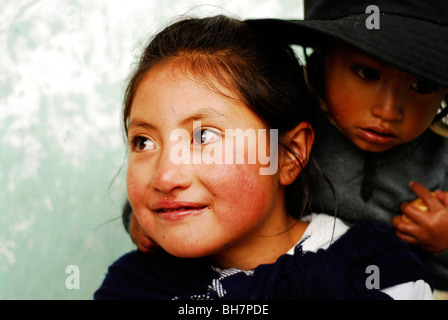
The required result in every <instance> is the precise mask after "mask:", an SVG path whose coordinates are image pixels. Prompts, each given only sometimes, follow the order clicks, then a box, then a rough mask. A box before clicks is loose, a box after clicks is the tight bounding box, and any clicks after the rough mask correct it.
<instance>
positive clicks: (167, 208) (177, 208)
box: [153, 202, 209, 221]
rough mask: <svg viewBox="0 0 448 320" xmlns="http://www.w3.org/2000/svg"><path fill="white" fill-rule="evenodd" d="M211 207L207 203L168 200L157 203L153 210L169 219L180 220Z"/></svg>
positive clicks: (161, 216)
mask: <svg viewBox="0 0 448 320" xmlns="http://www.w3.org/2000/svg"><path fill="white" fill-rule="evenodd" d="M208 208H209V206H207V205H203V204H197V203H186V202H166V203H159V204H157V205H156V206H155V207H154V209H153V212H155V214H156V215H157V216H158V217H160V218H162V219H164V220H168V221H178V220H181V219H185V218H187V217H190V216H195V215H198V214H201V213H203V212H204V211H206V210H207V209H208Z"/></svg>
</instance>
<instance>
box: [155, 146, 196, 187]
mask: <svg viewBox="0 0 448 320" xmlns="http://www.w3.org/2000/svg"><path fill="white" fill-rule="evenodd" d="M190 167H191V166H190V165H189V164H177V163H174V162H173V161H172V160H171V159H170V152H169V151H167V152H163V153H162V154H161V155H160V158H159V159H158V161H157V166H156V170H155V175H154V178H153V182H152V186H153V188H154V189H156V190H157V191H160V192H162V193H165V194H169V193H171V192H173V191H174V190H182V189H186V188H188V187H189V186H190V185H191V181H192V180H191V175H190V170H189V168H190Z"/></svg>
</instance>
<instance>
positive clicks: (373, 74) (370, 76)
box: [351, 66, 380, 81]
mask: <svg viewBox="0 0 448 320" xmlns="http://www.w3.org/2000/svg"><path fill="white" fill-rule="evenodd" d="M351 69H352V71H353V72H354V73H355V75H356V76H358V77H359V78H361V79H363V80H366V81H376V80H379V79H380V73H379V72H378V70H375V69H373V68H370V67H366V66H353V67H352V68H351Z"/></svg>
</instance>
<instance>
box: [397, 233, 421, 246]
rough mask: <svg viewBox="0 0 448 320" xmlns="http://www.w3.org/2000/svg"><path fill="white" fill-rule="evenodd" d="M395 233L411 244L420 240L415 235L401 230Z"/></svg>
mask: <svg viewBox="0 0 448 320" xmlns="http://www.w3.org/2000/svg"><path fill="white" fill-rule="evenodd" d="M395 234H396V235H397V237H398V238H399V239H401V240H403V241H405V242H407V243H409V244H412V245H415V244H418V240H417V239H416V238H415V237H413V236H410V235H408V234H406V233H402V232H400V231H396V232H395Z"/></svg>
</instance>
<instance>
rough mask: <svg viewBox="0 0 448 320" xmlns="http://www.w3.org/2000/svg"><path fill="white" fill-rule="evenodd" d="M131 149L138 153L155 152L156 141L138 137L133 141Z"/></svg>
mask: <svg viewBox="0 0 448 320" xmlns="http://www.w3.org/2000/svg"><path fill="white" fill-rule="evenodd" d="M131 147H132V149H133V150H136V151H147V150H153V149H154V148H155V143H154V141H152V140H150V139H148V138H145V137H141V136H137V137H135V138H134V139H132V141H131Z"/></svg>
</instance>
